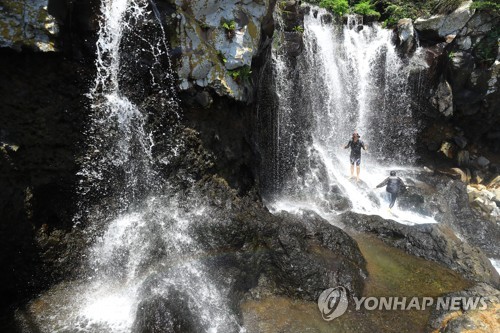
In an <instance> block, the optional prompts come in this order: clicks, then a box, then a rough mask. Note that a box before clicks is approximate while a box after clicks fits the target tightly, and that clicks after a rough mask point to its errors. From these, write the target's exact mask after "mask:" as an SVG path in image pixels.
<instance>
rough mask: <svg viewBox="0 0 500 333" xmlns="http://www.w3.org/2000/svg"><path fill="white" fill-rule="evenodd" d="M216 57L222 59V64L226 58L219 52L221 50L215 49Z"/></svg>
mask: <svg viewBox="0 0 500 333" xmlns="http://www.w3.org/2000/svg"><path fill="white" fill-rule="evenodd" d="M217 57H218V58H219V59H220V61H222V62H223V63H224V64H225V63H226V62H227V59H226V57H225V56H224V54H223V53H222V52H221V51H217Z"/></svg>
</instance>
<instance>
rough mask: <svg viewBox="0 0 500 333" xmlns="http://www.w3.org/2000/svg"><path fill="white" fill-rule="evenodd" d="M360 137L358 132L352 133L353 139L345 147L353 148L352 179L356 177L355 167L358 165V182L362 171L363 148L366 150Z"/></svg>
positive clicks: (351, 157)
mask: <svg viewBox="0 0 500 333" xmlns="http://www.w3.org/2000/svg"><path fill="white" fill-rule="evenodd" d="M359 138H360V136H359V134H358V132H357V131H354V133H352V139H351V140H349V142H348V143H347V146H345V147H344V149H347V148H351V156H350V160H351V177H349V179H350V178H352V177H354V165H355V164H356V181H357V182H358V181H359V171H360V166H359V165H360V164H361V148H363V149H364V150H366V145H365V144H364V143H363V141H361V140H360V139H359Z"/></svg>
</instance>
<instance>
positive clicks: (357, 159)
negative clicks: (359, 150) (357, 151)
mask: <svg viewBox="0 0 500 333" xmlns="http://www.w3.org/2000/svg"><path fill="white" fill-rule="evenodd" d="M354 164H356V165H360V164H361V156H351V165H354Z"/></svg>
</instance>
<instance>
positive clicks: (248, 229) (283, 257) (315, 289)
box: [193, 181, 366, 300]
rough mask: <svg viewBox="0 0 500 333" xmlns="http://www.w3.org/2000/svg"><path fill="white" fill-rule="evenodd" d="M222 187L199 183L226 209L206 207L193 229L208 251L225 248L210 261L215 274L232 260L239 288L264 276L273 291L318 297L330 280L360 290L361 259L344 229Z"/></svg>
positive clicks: (310, 215) (356, 290) (312, 297)
mask: <svg viewBox="0 0 500 333" xmlns="http://www.w3.org/2000/svg"><path fill="white" fill-rule="evenodd" d="M224 187H225V186H224V184H222V183H218V182H213V181H210V182H206V183H205V184H203V185H202V188H201V192H202V193H206V194H207V197H213V198H217V199H216V200H217V206H220V207H224V208H225V209H224V210H219V209H212V210H211V211H210V212H208V213H207V218H206V220H205V221H204V222H203V223H199V224H197V225H196V226H195V228H194V229H193V234H194V237H195V238H196V240H197V242H198V243H199V244H200V245H201V246H202V247H203V248H205V249H206V251H209V252H214V251H220V249H225V252H226V253H228V252H229V253H228V254H226V256H224V257H223V258H219V259H217V260H216V259H213V260H214V261H213V262H212V263H211V265H213V266H215V267H214V268H217V269H216V270H219V273H217V275H219V274H220V270H221V267H223V266H224V265H225V264H226V265H227V264H228V263H232V264H231V266H232V269H236V271H238V272H239V273H238V274H237V275H236V276H240V277H241V280H240V282H239V283H238V284H239V289H240V290H239V292H242V291H245V290H249V289H251V288H253V287H255V286H256V285H257V281H258V280H259V279H263V278H264V280H266V281H271V282H272V283H271V284H269V285H270V286H272V287H271V290H269V291H270V292H271V293H274V294H276V293H277V294H284V295H287V296H291V297H299V298H301V299H307V300H316V299H317V297H318V296H319V294H320V293H321V292H322V291H323V290H324V289H326V288H328V286H332V285H344V286H345V287H346V288H348V289H349V291H350V292H351V294H352V295H356V294H359V293H360V292H361V291H362V290H363V284H364V283H363V280H364V277H365V276H366V270H365V260H364V258H363V257H362V255H361V253H360V251H359V248H358V246H357V244H356V242H355V241H354V240H353V239H352V238H351V237H349V236H348V235H347V234H346V233H345V232H344V231H342V230H341V229H339V228H337V227H334V226H332V225H331V224H330V223H328V222H327V221H325V220H323V219H322V218H320V217H319V216H317V215H315V214H314V213H312V212H305V213H303V214H302V215H301V216H297V215H292V214H288V213H283V214H280V215H277V216H274V215H271V214H270V213H269V212H267V211H266V210H263V209H262V208H261V206H260V204H257V203H255V202H252V201H250V200H248V198H244V199H243V200H241V199H236V198H234V197H233V198H232V197H231V196H230V195H229V196H228V194H227V193H224V192H223V191H224ZM228 193H230V192H228ZM216 270H215V269H214V271H216ZM214 278H215V279H217V277H214ZM233 278H234V276H233Z"/></svg>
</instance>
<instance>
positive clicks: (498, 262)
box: [490, 258, 500, 274]
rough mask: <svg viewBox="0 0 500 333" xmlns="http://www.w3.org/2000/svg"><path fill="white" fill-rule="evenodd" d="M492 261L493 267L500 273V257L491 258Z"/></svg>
mask: <svg viewBox="0 0 500 333" xmlns="http://www.w3.org/2000/svg"><path fill="white" fill-rule="evenodd" d="M490 261H491V264H492V265H493V267H495V269H496V270H497V272H498V274H500V259H493V258H490Z"/></svg>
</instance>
